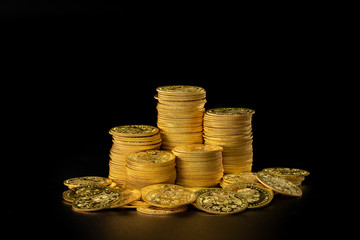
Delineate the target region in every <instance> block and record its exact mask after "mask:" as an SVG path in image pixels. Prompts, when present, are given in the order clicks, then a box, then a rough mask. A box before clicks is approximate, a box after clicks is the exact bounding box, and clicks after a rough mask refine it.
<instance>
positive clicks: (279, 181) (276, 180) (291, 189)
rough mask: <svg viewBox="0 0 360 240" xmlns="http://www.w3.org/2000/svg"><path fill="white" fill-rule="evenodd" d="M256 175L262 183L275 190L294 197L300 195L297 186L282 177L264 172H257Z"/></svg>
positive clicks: (300, 192)
mask: <svg viewBox="0 0 360 240" xmlns="http://www.w3.org/2000/svg"><path fill="white" fill-rule="evenodd" d="M256 177H257V179H258V180H259V181H260V182H261V183H262V184H263V185H265V186H266V187H268V188H270V189H272V190H273V191H275V192H278V193H281V194H284V195H288V196H294V197H300V196H301V195H302V191H301V189H300V188H299V187H297V186H296V185H295V184H293V183H292V182H290V181H288V180H286V179H284V178H282V177H279V176H276V175H274V174H270V173H266V172H258V173H257V174H256Z"/></svg>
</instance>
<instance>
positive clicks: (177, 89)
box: [156, 85, 205, 93]
mask: <svg viewBox="0 0 360 240" xmlns="http://www.w3.org/2000/svg"><path fill="white" fill-rule="evenodd" d="M156 90H157V91H158V92H181V93H187V92H190V93H191V92H203V91H205V90H204V88H202V87H198V86H189V85H169V86H161V87H158V88H156Z"/></svg>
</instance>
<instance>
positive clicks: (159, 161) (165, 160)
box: [127, 150, 175, 166]
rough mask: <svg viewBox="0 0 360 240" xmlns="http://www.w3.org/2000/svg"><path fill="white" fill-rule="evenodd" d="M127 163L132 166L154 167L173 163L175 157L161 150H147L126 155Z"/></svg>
mask: <svg viewBox="0 0 360 240" xmlns="http://www.w3.org/2000/svg"><path fill="white" fill-rule="evenodd" d="M127 161H128V162H131V163H132V164H139V165H143V164H146V165H147V166H148V164H150V165H151V164H153V165H156V166H162V165H168V164H169V163H170V162H174V161H175V155H174V154H172V153H171V152H168V151H163V150H148V151H144V152H135V153H130V154H129V155H127Z"/></svg>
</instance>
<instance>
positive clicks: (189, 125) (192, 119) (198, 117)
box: [155, 85, 206, 150]
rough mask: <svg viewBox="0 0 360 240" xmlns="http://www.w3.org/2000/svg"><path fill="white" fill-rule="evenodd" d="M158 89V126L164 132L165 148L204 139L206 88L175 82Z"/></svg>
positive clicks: (199, 141) (200, 141) (162, 133)
mask: <svg viewBox="0 0 360 240" xmlns="http://www.w3.org/2000/svg"><path fill="white" fill-rule="evenodd" d="M156 90H157V92H158V94H157V95H156V96H155V99H157V100H158V104H157V107H156V108H157V111H158V117H157V126H158V128H159V129H160V133H161V136H162V142H163V144H162V149H164V150H171V149H172V148H174V147H175V146H177V145H180V144H195V143H203V136H202V130H203V116H204V112H205V108H204V106H205V103H206V99H205V97H206V92H205V90H204V88H202V87H197V86H187V85H172V86H162V87H158V88H156Z"/></svg>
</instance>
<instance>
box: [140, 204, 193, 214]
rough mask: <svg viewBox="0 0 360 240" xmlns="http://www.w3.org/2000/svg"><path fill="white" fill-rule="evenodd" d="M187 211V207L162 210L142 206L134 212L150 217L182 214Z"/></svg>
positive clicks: (160, 208)
mask: <svg viewBox="0 0 360 240" xmlns="http://www.w3.org/2000/svg"><path fill="white" fill-rule="evenodd" d="M187 209H188V207H187V206H181V207H177V208H162V207H156V206H151V205H149V206H142V207H137V208H136V210H137V211H138V212H140V213H145V214H150V215H170V214H175V213H180V212H184V211H186V210H187Z"/></svg>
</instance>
